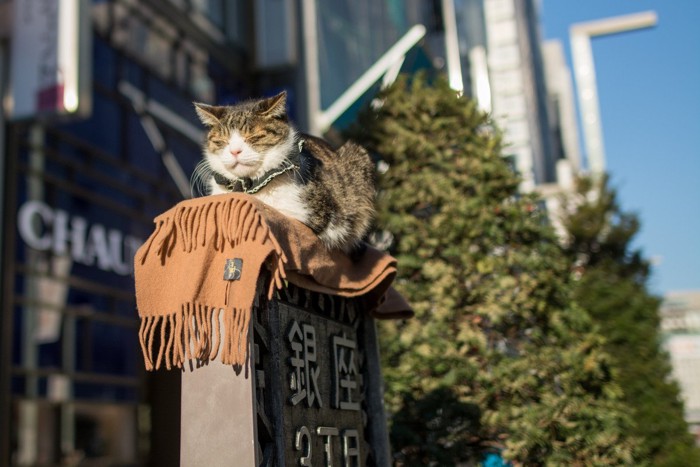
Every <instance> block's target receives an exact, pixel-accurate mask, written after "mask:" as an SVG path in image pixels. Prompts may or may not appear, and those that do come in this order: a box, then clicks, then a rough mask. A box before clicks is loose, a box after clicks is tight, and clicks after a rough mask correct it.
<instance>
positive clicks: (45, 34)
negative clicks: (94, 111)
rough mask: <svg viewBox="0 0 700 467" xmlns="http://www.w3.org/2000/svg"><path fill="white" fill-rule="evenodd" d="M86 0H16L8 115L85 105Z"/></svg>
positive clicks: (80, 109) (83, 109) (81, 109)
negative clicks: (9, 109)
mask: <svg viewBox="0 0 700 467" xmlns="http://www.w3.org/2000/svg"><path fill="white" fill-rule="evenodd" d="M87 7H88V5H87V2H86V0H15V5H14V23H13V24H14V25H13V32H12V66H11V67H10V70H11V88H12V91H11V100H10V104H11V112H10V116H11V118H12V119H22V118H33V117H36V116H51V115H65V114H76V113H80V114H87V113H89V111H90V107H91V105H90V82H89V81H90V75H91V72H92V65H91V55H90V54H91V53H92V52H91V50H90V49H91V47H90V44H91V38H92V32H91V31H90V29H89V22H88V21H87V20H88V18H87V16H86V15H87V11H88V8H87Z"/></svg>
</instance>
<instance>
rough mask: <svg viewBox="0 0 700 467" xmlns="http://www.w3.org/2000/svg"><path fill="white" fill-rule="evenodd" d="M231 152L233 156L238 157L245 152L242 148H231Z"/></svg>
mask: <svg viewBox="0 0 700 467" xmlns="http://www.w3.org/2000/svg"><path fill="white" fill-rule="evenodd" d="M229 152H230V153H231V155H232V156H233V157H238V156H239V155H240V154H241V153H242V152H243V150H242V149H240V148H231V149H229Z"/></svg>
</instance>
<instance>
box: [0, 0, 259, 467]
mask: <svg viewBox="0 0 700 467" xmlns="http://www.w3.org/2000/svg"><path fill="white" fill-rule="evenodd" d="M164 4H165V5H164ZM86 5H87V8H89V12H88V14H89V15H90V19H91V24H92V32H91V34H90V37H82V38H81V40H88V41H90V42H91V57H90V60H88V63H91V78H92V85H91V90H90V100H91V107H92V110H91V112H90V114H89V116H88V117H87V118H70V117H68V118H55V119H54V118H48V119H47V118H35V119H29V120H23V121H13V122H5V123H4V125H3V135H4V142H3V148H2V149H0V152H2V154H3V159H4V167H3V175H4V180H3V185H2V192H3V202H4V204H3V211H2V213H3V219H2V222H3V232H4V233H5V235H4V236H3V262H2V287H3V293H2V322H1V323H2V327H1V328H0V332H2V335H1V336H0V341H1V342H2V346H1V347H0V350H1V353H0V357H1V358H2V360H1V361H0V365H1V367H2V370H1V371H2V373H1V378H0V383H1V384H2V387H1V388H0V393H1V394H2V399H1V403H2V405H1V406H0V428H1V429H0V436H1V438H0V447H1V448H2V449H0V453H1V455H2V459H0V465H8V464H9V465H59V464H60V465H64V464H65V465H78V464H80V465H146V464H148V465H177V463H178V449H177V445H178V443H177V441H178V439H179V404H180V401H179V377H180V375H179V374H178V373H177V372H172V373H167V372H162V373H154V374H146V373H145V372H144V370H143V364H142V363H141V362H142V360H141V355H140V347H139V345H138V337H137V336H138V334H137V331H138V320H137V315H136V306H135V299H134V281H133V265H132V261H133V254H134V252H135V250H136V249H137V248H138V246H139V245H140V244H141V242H142V241H143V240H144V239H145V238H147V237H148V235H149V234H150V232H151V230H152V219H153V217H154V216H155V215H157V214H159V213H160V212H162V211H164V210H166V209H168V208H170V207H171V206H172V205H173V204H175V203H176V202H178V201H179V200H181V199H183V197H185V196H187V193H186V192H183V191H184V188H186V187H183V183H182V177H183V174H185V175H184V176H185V180H184V181H185V184H186V183H187V179H186V177H188V176H189V174H191V173H192V171H193V169H194V167H195V165H196V164H197V163H198V161H199V160H200V159H201V150H200V140H201V137H202V135H203V134H202V132H201V129H200V128H201V127H200V125H199V123H198V122H197V121H196V117H195V114H194V112H193V108H192V101H204V102H221V101H235V100H239V99H241V98H244V97H248V96H251V95H253V94H254V93H256V92H258V89H255V88H253V87H252V86H251V82H252V81H251V79H250V74H251V71H250V70H246V69H245V68H243V67H240V66H239V64H240V63H244V62H245V60H246V55H245V53H244V52H243V50H244V47H245V45H246V44H245V39H244V38H245V37H247V34H246V32H245V29H244V27H243V24H247V23H246V22H244V21H242V18H245V17H246V15H248V14H249V9H250V4H249V2H223V1H194V0H193V1H173V2H148V1H145V2H136V1H126V0H124V1H114V2H102V1H95V2H93V3H91V4H90V3H86ZM166 10H167V11H166ZM19 49H21V47H20V48H19ZM15 50H18V48H17V47H16V48H15ZM33 52H34V51H32V50H27V51H26V53H33ZM0 59H1V60H2V83H3V94H6V93H8V92H9V91H8V85H7V81H8V76H9V72H8V70H9V69H10V67H11V66H12V59H11V57H9V47H8V42H4V43H3V53H2V55H1V56H0ZM223 59H225V60H223ZM236 67H237V69H234V68H236Z"/></svg>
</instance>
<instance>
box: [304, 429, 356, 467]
mask: <svg viewBox="0 0 700 467" xmlns="http://www.w3.org/2000/svg"><path fill="white" fill-rule="evenodd" d="M315 431H316V434H317V435H318V436H321V437H322V439H323V450H324V451H325V456H324V457H325V461H326V463H325V465H326V467H333V465H334V460H335V458H336V457H335V454H334V450H333V446H335V445H338V444H339V445H340V447H341V448H342V451H341V455H340V457H341V465H342V466H345V467H348V466H355V465H360V464H361V452H360V433H359V431H357V430H352V429H349V430H342V431H341V430H339V429H338V428H336V427H332V426H319V427H316V430H315ZM312 432H313V430H309V429H308V428H307V427H306V426H301V427H299V428H297V430H296V433H295V436H294V449H295V450H296V451H301V454H302V457H300V458H299V459H298V464H299V465H300V466H308V465H312V461H311V444H312V437H311V436H312V435H311V433H312ZM304 447H306V450H304Z"/></svg>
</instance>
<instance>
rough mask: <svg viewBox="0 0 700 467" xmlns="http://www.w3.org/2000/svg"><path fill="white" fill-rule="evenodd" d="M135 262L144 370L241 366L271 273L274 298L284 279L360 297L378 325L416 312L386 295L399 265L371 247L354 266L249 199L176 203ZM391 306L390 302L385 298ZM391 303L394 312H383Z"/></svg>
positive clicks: (223, 197) (239, 196) (297, 226)
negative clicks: (260, 289)
mask: <svg viewBox="0 0 700 467" xmlns="http://www.w3.org/2000/svg"><path fill="white" fill-rule="evenodd" d="M154 223H155V231H154V232H153V234H151V236H150V237H149V238H148V240H147V241H146V243H144V245H143V246H142V247H141V248H140V249H139V250H138V252H137V253H136V257H135V259H134V262H135V280H136V303H137V307H138V312H139V316H140V317H141V327H140V330H139V339H140V342H141V348H142V350H143V355H144V362H145V366H146V369H147V370H153V369H158V368H160V367H161V366H163V365H165V367H166V368H168V369H171V368H172V367H178V368H182V366H183V365H184V363H185V362H186V361H188V360H200V361H209V360H213V359H215V358H217V356H219V359H220V361H221V363H224V364H227V365H243V364H244V363H245V361H246V358H247V352H248V328H249V323H250V317H251V312H252V307H253V301H254V299H255V295H256V287H257V282H258V276H259V274H260V271H261V268H262V267H263V266H265V267H266V268H267V269H268V271H269V272H270V275H271V278H272V280H271V281H270V284H269V289H268V290H267V295H268V298H272V296H273V293H274V291H275V289H276V288H281V287H283V286H284V281H285V280H289V281H290V282H292V283H294V284H297V285H299V286H302V287H305V288H308V289H311V290H315V291H319V292H324V293H331V294H336V295H342V296H346V297H354V296H360V295H362V296H364V297H365V303H367V305H368V306H369V308H370V309H369V311H370V312H372V313H374V315H375V316H377V317H379V318H404V317H408V316H411V314H412V311H411V310H410V308H409V307H408V304H406V302H405V301H403V299H402V298H401V297H400V296H399V295H398V294H396V293H395V292H394V291H393V290H390V284H391V282H392V281H393V279H394V277H395V275H396V260H395V259H394V258H392V257H391V256H389V255H386V254H384V253H382V252H379V251H378V250H375V249H372V248H369V249H368V251H367V253H366V254H365V255H364V256H363V258H362V259H361V260H360V261H359V262H357V263H353V262H352V261H350V260H349V259H348V258H347V257H346V256H345V255H344V254H342V253H341V252H332V251H328V250H327V249H325V248H324V247H323V245H322V244H321V243H320V240H319V239H318V237H316V235H314V233H313V232H312V231H311V230H310V229H309V228H308V227H306V226H305V225H303V224H301V223H300V222H298V221H296V220H294V219H290V218H288V217H285V216H284V215H282V214H281V213H279V212H278V211H276V210H274V209H271V208H270V207H268V206H266V205H265V204H262V203H260V202H259V201H257V200H255V199H254V198H252V197H251V196H249V195H244V194H226V195H217V196H207V197H204V198H196V199H192V200H187V201H183V202H181V203H179V204H178V205H176V206H175V207H173V208H172V209H170V210H168V211H166V212H165V213H163V214H161V215H160V216H158V217H156V218H155V220H154ZM387 291H388V292H389V293H388V295H387V296H388V297H389V299H387V300H386V301H385V294H386V293H387ZM383 302H384V303H386V304H388V305H389V308H386V309H382V308H381V306H380V305H381V304H382V303H383Z"/></svg>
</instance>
